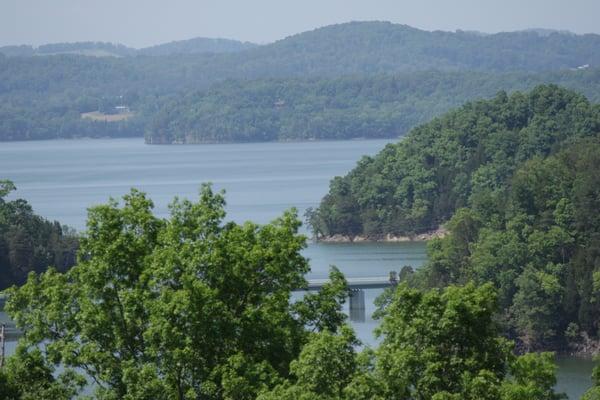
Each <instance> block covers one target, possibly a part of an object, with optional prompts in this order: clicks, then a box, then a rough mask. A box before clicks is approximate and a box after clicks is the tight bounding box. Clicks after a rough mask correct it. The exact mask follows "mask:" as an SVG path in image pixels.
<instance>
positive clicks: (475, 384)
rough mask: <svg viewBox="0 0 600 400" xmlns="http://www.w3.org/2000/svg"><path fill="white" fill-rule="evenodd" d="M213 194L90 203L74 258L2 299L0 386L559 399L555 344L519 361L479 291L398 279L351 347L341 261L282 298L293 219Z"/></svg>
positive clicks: (56, 397) (297, 238)
mask: <svg viewBox="0 0 600 400" xmlns="http://www.w3.org/2000/svg"><path fill="white" fill-rule="evenodd" d="M224 204H225V201H224V198H223V196H222V195H220V194H216V193H213V192H212V190H211V189H210V187H208V186H204V187H203V189H202V191H201V193H200V200H199V201H196V202H191V201H180V200H176V201H175V202H174V203H173V204H172V206H171V207H170V209H171V213H172V214H171V216H170V217H169V218H167V219H160V218H157V217H156V216H155V215H154V214H153V212H152V208H153V203H152V201H151V200H150V199H149V198H147V197H146V196H145V195H144V194H143V193H140V192H138V191H135V190H133V191H132V192H131V193H130V194H129V195H127V196H124V198H123V202H122V203H120V204H119V203H117V202H116V201H113V202H110V203H109V204H106V205H102V206H97V207H93V208H91V209H90V211H89V218H88V224H87V226H88V230H87V232H86V234H85V235H84V237H82V240H81V250H80V254H81V257H80V259H79V263H78V265H76V266H75V267H73V268H72V269H71V270H69V271H68V272H66V273H65V274H59V273H57V272H56V271H54V270H50V271H48V272H46V273H44V274H41V275H32V276H31V277H30V278H29V280H28V281H27V283H26V284H25V285H23V286H22V287H20V288H16V287H15V288H12V289H11V290H10V291H9V293H8V302H7V307H6V309H7V311H8V312H9V314H10V316H11V317H12V318H13V319H14V320H15V322H16V324H17V326H18V327H19V328H20V329H22V331H23V332H24V334H23V337H22V338H21V339H20V341H19V345H18V346H17V350H16V353H15V354H14V355H13V356H11V357H10V358H8V359H7V360H6V363H5V368H3V369H0V396H2V398H5V399H11V400H12V399H15V400H21V399H23V400H24V399H34V398H35V399H53V400H67V399H73V398H76V397H77V396H78V395H80V394H82V392H83V388H84V387H86V384H87V390H88V393H86V394H87V395H92V396H93V397H92V398H96V399H139V400H143V399H152V400H167V399H182V400H184V399H190V400H191V399H199V398H202V399H208V400H225V399H239V400H254V399H260V400H271V399H273V400H275V399H277V400H287V399H289V400H296V399H307V400H312V399H314V400H317V399H325V400H373V399H381V400H397V399H401V400H410V399H439V400H454V399H456V400H458V399H466V400H525V399H527V400H559V399H563V398H564V396H562V395H559V394H557V393H556V392H555V390H554V386H555V384H556V378H555V371H556V366H555V365H554V362H553V357H552V354H550V353H542V354H535V353H530V354H526V355H522V356H515V354H514V353H513V348H514V345H513V343H512V342H510V341H508V340H506V339H505V338H503V337H502V336H501V334H500V330H499V326H498V324H497V322H496V321H495V315H494V314H495V310H496V309H497V296H496V294H495V291H494V289H493V288H492V287H491V285H489V284H488V285H484V286H481V287H479V288H477V287H475V286H474V285H472V284H469V285H465V286H464V287H458V286H453V287H449V288H447V289H445V290H442V291H437V290H432V291H427V292H421V291H419V290H415V289H411V288H409V287H408V286H407V285H406V284H403V285H400V286H399V287H398V288H397V289H396V290H395V292H394V294H393V297H391V298H390V301H389V303H388V304H386V305H385V307H384V308H383V309H382V310H381V312H380V317H381V318H382V323H381V326H380V328H379V329H378V335H379V337H380V339H381V341H380V343H379V344H378V345H377V346H376V347H375V348H373V349H371V348H363V349H361V348H360V347H358V344H359V342H358V340H357V339H356V337H355V335H354V333H353V331H352V329H351V328H350V327H349V326H348V325H347V324H346V316H345V315H344V314H343V312H342V310H343V303H344V302H345V299H346V298H347V296H348V295H349V292H350V291H349V288H348V285H347V282H346V280H345V278H344V276H343V275H342V274H341V273H340V272H339V271H338V270H337V269H335V268H332V270H331V272H330V279H329V282H328V283H327V284H326V285H325V286H324V287H323V289H322V290H321V291H319V292H318V293H307V294H305V295H304V296H303V297H301V298H295V299H294V298H293V297H292V292H293V291H295V290H297V289H298V288H302V287H306V285H307V282H306V280H305V277H304V276H305V274H306V272H307V271H308V270H309V267H308V260H307V259H305V258H304V257H302V255H301V253H300V252H301V250H302V249H303V248H304V247H305V246H306V238H305V237H304V236H301V235H299V234H298V228H299V226H300V221H299V220H298V219H297V216H296V215H295V214H294V213H293V212H286V213H284V214H283V215H282V216H281V217H280V218H278V219H276V220H275V221H273V222H272V223H269V224H266V225H263V226H258V225H255V224H253V223H251V222H247V223H244V224H243V225H238V224H236V223H233V222H228V223H225V222H224V217H225V212H224ZM92 382H93V386H92V385H90V384H91V383H92ZM594 390H595V389H594ZM594 393H595V392H590V396H592V395H594ZM591 398H593V397H590V399H591Z"/></svg>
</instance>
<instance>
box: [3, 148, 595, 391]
mask: <svg viewBox="0 0 600 400" xmlns="http://www.w3.org/2000/svg"><path fill="white" fill-rule="evenodd" d="M388 142H389V141H387V140H369V141H335V142H334V141H332V142H302V143H254V144H226V145H218V144H215V145H197V146H148V145H145V144H144V143H143V141H142V140H141V139H112V140H57V141H35V142H11V143H0V179H5V178H8V179H11V180H12V181H14V182H15V184H16V185H17V187H18V191H17V193H16V194H15V196H18V197H22V198H25V199H27V200H28V201H29V202H30V204H31V205H32V206H33V208H34V210H35V211H36V212H37V213H39V214H41V215H42V216H44V217H46V218H49V219H56V220H58V221H60V222H62V223H64V224H68V225H70V226H73V227H75V228H77V229H78V230H84V229H85V220H86V209H87V207H89V206H91V205H95V204H101V203H104V202H106V201H107V200H108V198H109V197H117V198H118V197H120V196H122V195H123V194H125V193H127V192H128V191H129V190H130V188H131V187H136V188H138V189H140V190H143V191H145V192H147V193H148V194H149V195H150V197H151V198H152V199H153V200H154V202H155V204H156V212H157V214H159V215H161V216H167V215H168V207H167V206H168V204H169V202H170V201H171V200H172V199H173V197H174V196H179V197H187V198H190V199H195V198H196V196H197V193H198V188H199V186H200V184H201V183H202V182H212V183H213V185H214V187H215V189H217V190H220V189H225V190H226V191H227V211H228V216H227V219H231V220H234V221H237V222H242V221H245V220H252V221H255V222H258V223H266V222H269V221H271V220H272V219H273V218H276V217H277V216H279V215H280V214H281V213H282V212H283V211H284V210H286V209H289V208H291V207H296V208H297V209H298V211H299V214H300V215H303V213H304V211H305V210H306V208H307V207H314V206H316V205H317V204H318V202H319V200H320V199H321V198H322V196H323V195H324V194H325V193H326V192H327V189H328V185H329V181H330V180H331V178H333V177H334V176H336V175H343V174H345V173H346V172H348V171H349V170H350V169H351V168H352V167H353V166H354V165H355V163H356V162H357V161H358V160H359V159H360V157H361V156H363V155H374V154H376V153H377V152H378V151H379V150H381V149H382V148H383V147H384V146H385V144H386V143H388ZM304 232H306V230H304ZM304 254H305V255H306V256H307V257H308V258H309V259H310V262H311V268H312V272H311V273H310V274H309V278H323V277H326V276H327V271H328V269H329V266H330V265H336V266H338V267H339V268H340V269H341V270H342V271H343V272H344V273H345V274H346V276H347V277H361V276H381V275H387V274H388V272H389V271H391V270H396V271H398V270H400V268H402V267H403V266H404V265H411V266H413V267H415V268H418V267H420V266H421V265H423V263H424V262H425V260H426V254H425V247H424V245H423V244H422V243H395V244H391V243H360V244H348V243H341V244H337V243H333V244H314V243H311V244H309V246H308V248H307V249H306V250H305V252H304ZM380 292H381V291H380V290H367V291H365V301H366V310H365V311H366V312H365V314H364V320H361V322H356V321H355V322H354V323H353V325H354V328H355V329H356V331H357V334H358V336H359V338H360V339H361V340H362V341H363V342H364V343H365V344H374V343H375V340H374V338H373V335H372V331H373V328H374V327H375V326H376V325H377V322H376V321H374V320H373V319H372V312H373V311H374V305H373V300H374V299H375V297H377V295H378V294H379V293H380ZM2 318H6V316H5V315H3V314H2V313H0V319H2ZM7 350H8V351H9V352H12V351H14V342H13V343H9V344H8V346H7ZM559 367H560V368H559V373H558V377H559V384H558V388H559V389H560V390H563V391H565V392H567V393H568V394H569V396H570V398H571V399H576V398H579V396H580V395H581V394H582V393H583V391H585V390H586V389H587V388H588V387H589V386H590V384H591V380H590V373H591V369H592V367H593V364H592V363H591V362H590V361H585V360H578V359H573V358H561V359H559Z"/></svg>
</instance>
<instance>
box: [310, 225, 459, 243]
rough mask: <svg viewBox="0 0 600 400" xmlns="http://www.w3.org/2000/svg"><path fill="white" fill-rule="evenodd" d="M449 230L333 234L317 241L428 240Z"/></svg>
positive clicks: (394, 241)
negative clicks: (382, 233)
mask: <svg viewBox="0 0 600 400" xmlns="http://www.w3.org/2000/svg"><path fill="white" fill-rule="evenodd" d="M448 233H449V231H448V230H447V229H446V228H444V227H439V228H438V229H436V230H433V231H428V232H424V233H419V234H415V235H408V236H396V235H392V234H389V233H388V234H386V235H378V236H362V235H356V236H348V235H340V234H337V235H331V236H320V237H318V238H316V241H317V242H321V243H362V242H365V243H368V242H388V243H397V242H426V241H428V240H431V239H436V238H443V237H444V236H446V235H448Z"/></svg>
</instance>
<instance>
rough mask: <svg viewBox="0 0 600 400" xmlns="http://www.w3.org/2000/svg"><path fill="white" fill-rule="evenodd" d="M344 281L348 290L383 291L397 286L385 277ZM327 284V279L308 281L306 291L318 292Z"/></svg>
mask: <svg viewBox="0 0 600 400" xmlns="http://www.w3.org/2000/svg"><path fill="white" fill-rule="evenodd" d="M346 281H347V282H348V286H349V287H350V289H384V288H387V287H390V286H396V285H397V284H398V282H396V281H391V280H390V278H389V277H387V276H371V277H362V278H348V279H346ZM328 282H329V279H309V280H308V287H307V288H306V290H320V289H321V288H322V287H323V285H325V284H326V283H328Z"/></svg>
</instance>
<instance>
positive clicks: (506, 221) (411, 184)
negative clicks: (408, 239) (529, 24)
mask: <svg viewBox="0 0 600 400" xmlns="http://www.w3.org/2000/svg"><path fill="white" fill-rule="evenodd" d="M599 177H600V106H598V105H597V104H592V103H590V102H589V101H588V100H587V99H586V98H585V97H583V96H581V95H579V94H577V93H575V92H572V91H569V90H566V89H562V88H559V87H556V86H540V87H538V88H536V89H534V90H532V91H531V92H529V93H520V92H517V93H514V94H513V95H511V96H507V95H506V94H504V93H502V94H500V95H498V96H497V97H495V98H494V99H492V100H486V101H478V102H474V103H469V104H466V105H465V106H463V107H462V108H460V109H458V110H456V111H453V112H450V113H448V114H447V115H445V116H443V117H440V118H437V119H435V120H433V121H432V122H430V123H428V124H426V125H423V126H420V127H418V128H416V129H414V130H413V131H412V132H411V133H410V134H409V135H408V136H407V137H406V138H405V139H404V140H402V141H401V142H399V143H397V144H393V145H388V146H387V147H386V148H385V149H384V150H383V151H382V152H381V153H380V154H378V155H377V156H375V157H372V158H370V157H365V158H363V159H362V160H361V161H360V162H359V163H358V165H357V167H356V168H355V169H354V170H352V171H351V172H350V173H349V174H348V175H346V176H345V177H337V178H335V179H334V180H333V181H332V182H331V187H330V192H329V193H328V194H327V195H326V196H325V198H324V199H323V200H322V203H321V205H320V207H319V208H318V209H317V210H312V211H310V212H309V213H308V214H309V219H310V223H311V224H312V226H313V229H314V230H315V232H316V234H317V235H318V236H331V235H335V234H341V235H348V236H355V235H365V236H367V237H371V238H382V237H383V236H384V235H386V234H393V235H411V234H414V233H417V232H423V231H427V230H431V229H435V228H437V227H438V226H440V225H441V224H445V226H446V228H448V229H449V230H450V232H451V233H450V235H449V236H447V237H445V238H443V239H437V240H434V241H433V242H431V243H430V244H429V249H428V256H429V262H428V264H427V266H426V267H424V268H422V269H421V270H419V271H418V273H416V274H414V275H410V274H408V275H407V276H408V278H407V279H408V280H409V281H410V282H411V283H412V284H414V285H416V286H418V287H421V288H429V287H444V286H447V285H450V284H464V283H466V282H475V283H477V284H484V283H486V282H492V283H493V284H494V286H495V287H496V288H497V289H498V291H499V304H500V307H501V310H502V312H501V313H500V315H501V320H502V323H503V325H504V329H505V333H506V334H507V335H508V336H509V337H513V338H515V339H517V340H518V342H519V345H520V346H523V348H524V349H526V350H539V349H547V348H557V349H563V350H564V349H570V350H571V351H581V352H584V353H585V352H593V351H594V348H595V346H596V344H595V343H596V341H597V340H598V339H600V337H599V336H598V335H599V328H600V314H599V313H598V310H597V307H595V302H596V301H597V300H596V299H597V296H598V294H599V293H600V292H599V291H600V285H599V282H600V281H599V280H598V279H599V274H600V272H599V271H600V264H599V261H598V260H599V259H600V258H599V256H598V255H599V254H600V253H599V251H600V221H599V220H598V218H597V211H596V210H598V209H599V207H600V181H599ZM448 220H449V222H448ZM407 273H408V272H407ZM405 275H406V274H405Z"/></svg>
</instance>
